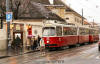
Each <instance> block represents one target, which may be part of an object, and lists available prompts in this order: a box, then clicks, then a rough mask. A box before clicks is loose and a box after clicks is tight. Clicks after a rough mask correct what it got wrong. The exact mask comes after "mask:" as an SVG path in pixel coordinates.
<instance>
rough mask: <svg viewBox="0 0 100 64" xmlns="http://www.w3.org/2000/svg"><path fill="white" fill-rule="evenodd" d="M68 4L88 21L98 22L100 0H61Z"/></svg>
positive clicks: (99, 20)
mask: <svg viewBox="0 0 100 64" xmlns="http://www.w3.org/2000/svg"><path fill="white" fill-rule="evenodd" d="M63 1H64V2H65V3H66V4H67V5H68V6H70V7H71V8H72V9H74V10H75V11H76V12H78V13H79V14H81V15H82V8H83V16H84V17H85V18H86V19H87V20H88V21H89V22H93V19H94V22H96V23H100V0H63Z"/></svg>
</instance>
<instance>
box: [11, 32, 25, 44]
mask: <svg viewBox="0 0 100 64" xmlns="http://www.w3.org/2000/svg"><path fill="white" fill-rule="evenodd" d="M17 36H18V37H19V38H20V39H21V43H23V32H14V33H13V41H14V40H15V39H16V37H17Z"/></svg>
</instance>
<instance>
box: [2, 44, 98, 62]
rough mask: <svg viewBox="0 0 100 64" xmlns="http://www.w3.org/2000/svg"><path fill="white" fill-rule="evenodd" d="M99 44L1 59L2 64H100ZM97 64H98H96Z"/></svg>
mask: <svg viewBox="0 0 100 64" xmlns="http://www.w3.org/2000/svg"><path fill="white" fill-rule="evenodd" d="M99 60H100V53H99V52H98V48H97V44H91V45H85V46H80V47H76V48H71V49H66V50H62V51H49V52H46V53H45V54H42V53H41V52H39V51H38V52H33V53H27V54H24V55H19V56H13V57H8V58H4V59H0V64H66V63H67V64H100V61H99ZM95 62H96V63H95Z"/></svg>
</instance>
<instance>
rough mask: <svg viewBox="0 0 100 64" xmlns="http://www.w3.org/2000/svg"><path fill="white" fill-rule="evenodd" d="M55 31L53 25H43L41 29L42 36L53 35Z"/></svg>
mask: <svg viewBox="0 0 100 64" xmlns="http://www.w3.org/2000/svg"><path fill="white" fill-rule="evenodd" d="M55 35H56V31H55V28H54V27H45V28H44V29H43V36H55Z"/></svg>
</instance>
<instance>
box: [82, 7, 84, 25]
mask: <svg viewBox="0 0 100 64" xmlns="http://www.w3.org/2000/svg"><path fill="white" fill-rule="evenodd" d="M82 25H84V17H83V8H82Z"/></svg>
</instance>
